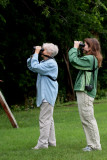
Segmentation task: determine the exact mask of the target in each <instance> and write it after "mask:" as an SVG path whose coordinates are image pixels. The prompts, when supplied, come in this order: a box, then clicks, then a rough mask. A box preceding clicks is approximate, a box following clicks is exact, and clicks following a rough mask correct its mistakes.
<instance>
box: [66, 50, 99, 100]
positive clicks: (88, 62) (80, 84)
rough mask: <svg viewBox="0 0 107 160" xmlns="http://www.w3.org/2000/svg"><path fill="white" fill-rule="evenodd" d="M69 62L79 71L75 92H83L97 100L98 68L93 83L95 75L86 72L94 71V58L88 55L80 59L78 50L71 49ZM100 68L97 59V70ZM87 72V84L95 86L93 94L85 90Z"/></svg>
mask: <svg viewBox="0 0 107 160" xmlns="http://www.w3.org/2000/svg"><path fill="white" fill-rule="evenodd" d="M68 54H69V61H70V62H71V64H72V66H73V67H75V68H76V69H79V73H78V75H77V78H76V81H75V85H74V90H75V91H83V92H85V93H86V94H88V95H89V96H90V97H93V98H95V96H96V91H97V75H98V68H97V69H96V70H95V72H94V81H93V73H92V72H88V71H84V70H92V69H93V56H92V55H86V56H82V57H78V50H77V48H71V49H70V50H69V53H68ZM96 67H98V61H97V59H96V58H95V68H96ZM84 72H86V84H87V85H89V84H93V86H94V88H93V90H92V91H91V92H88V91H86V90H85V74H84Z"/></svg>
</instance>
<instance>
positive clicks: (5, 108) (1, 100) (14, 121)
mask: <svg viewBox="0 0 107 160" xmlns="http://www.w3.org/2000/svg"><path fill="white" fill-rule="evenodd" d="M0 103H1V105H2V107H3V109H4V111H5V112H6V114H7V116H8V118H9V120H10V122H11V124H12V126H13V127H14V128H18V125H17V122H16V120H15V118H14V116H13V114H12V112H11V110H10V108H9V106H8V104H7V102H6V100H5V98H4V96H3V94H2V92H1V91H0Z"/></svg>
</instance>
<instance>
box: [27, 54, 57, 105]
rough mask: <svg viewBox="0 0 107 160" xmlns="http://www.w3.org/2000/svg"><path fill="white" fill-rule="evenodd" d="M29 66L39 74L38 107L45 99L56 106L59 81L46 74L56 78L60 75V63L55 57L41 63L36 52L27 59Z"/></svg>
mask: <svg viewBox="0 0 107 160" xmlns="http://www.w3.org/2000/svg"><path fill="white" fill-rule="evenodd" d="M27 66H28V68H29V69H30V70H31V71H32V72H35V73H38V75H37V82H36V88H37V99H36V103H37V107H39V106H40V105H41V104H42V102H43V100H44V99H45V100H46V101H47V102H48V103H50V104H51V105H52V106H54V104H55V101H56V97H57V94H58V82H57V81H53V80H51V79H50V78H49V77H47V76H46V75H49V76H51V77H52V78H53V79H56V78H57V76H58V65H57V63H56V61H55V60H54V59H47V60H43V61H41V62H40V63H39V61H38V54H37V53H35V54H34V55H33V56H32V58H28V59H27Z"/></svg>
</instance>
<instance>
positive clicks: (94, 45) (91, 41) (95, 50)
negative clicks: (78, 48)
mask: <svg viewBox="0 0 107 160" xmlns="http://www.w3.org/2000/svg"><path fill="white" fill-rule="evenodd" d="M84 42H86V43H87V44H88V46H89V48H90V50H89V52H88V54H91V55H94V56H95V57H96V58H97V60H98V66H99V68H100V67H101V65H102V60H103V56H102V54H101V47H100V43H99V41H98V40H97V39H96V38H85V39H84Z"/></svg>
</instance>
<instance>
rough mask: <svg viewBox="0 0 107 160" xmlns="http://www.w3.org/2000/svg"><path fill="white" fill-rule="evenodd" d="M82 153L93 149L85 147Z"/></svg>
mask: <svg viewBox="0 0 107 160" xmlns="http://www.w3.org/2000/svg"><path fill="white" fill-rule="evenodd" d="M82 150H83V151H84V152H90V151H92V150H93V149H92V148H91V147H89V146H86V147H85V148H83V149H82Z"/></svg>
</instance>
